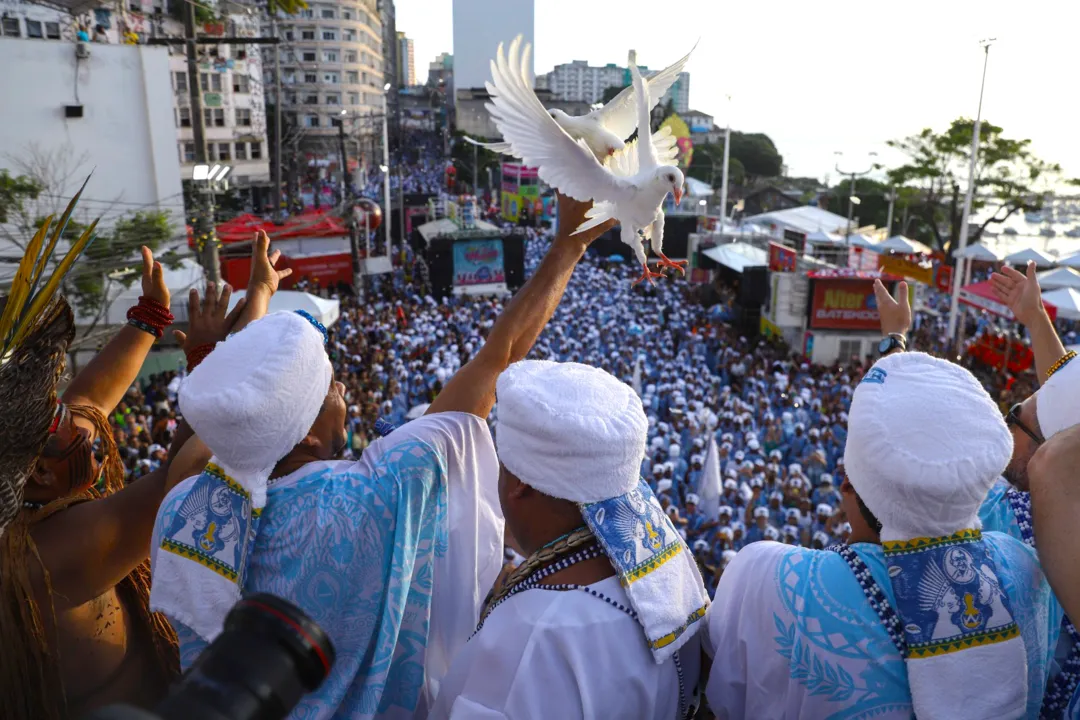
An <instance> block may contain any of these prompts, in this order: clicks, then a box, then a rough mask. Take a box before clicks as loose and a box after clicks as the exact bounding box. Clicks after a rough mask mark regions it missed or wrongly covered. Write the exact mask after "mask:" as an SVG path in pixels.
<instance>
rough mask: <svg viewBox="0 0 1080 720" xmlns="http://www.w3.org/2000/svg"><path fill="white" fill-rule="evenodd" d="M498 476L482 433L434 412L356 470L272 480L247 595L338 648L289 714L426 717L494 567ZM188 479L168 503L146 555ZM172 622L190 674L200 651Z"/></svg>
mask: <svg viewBox="0 0 1080 720" xmlns="http://www.w3.org/2000/svg"><path fill="white" fill-rule="evenodd" d="M497 478H498V461H497V459H496V457H495V448H494V445H493V443H492V441H491V435H490V434H489V432H488V428H487V424H486V423H485V422H484V421H483V420H481V419H480V418H477V417H474V416H472V415H467V414H463V413H440V414H436V415H429V416H426V417H424V418H421V419H419V420H415V421H413V422H411V423H408V424H407V425H405V426H403V427H402V428H401V429H399V430H397V431H395V432H394V433H392V434H390V435H389V436H387V437H385V438H381V439H379V440H377V441H375V442H374V443H373V444H372V445H371V446H370V447H369V448H368V449H367V450H366V451H365V452H364V455H363V458H362V459H361V460H360V461H359V462H351V461H350V462H322V463H312V464H309V465H306V466H304V467H303V468H301V469H300V470H298V471H297V472H295V473H292V474H291V475H288V476H286V477H283V478H280V479H277V480H273V481H271V484H270V486H269V488H268V491H267V502H266V507H265V508H264V509H263V511H262V514H261V517H260V519H259V522H258V531H257V535H256V537H255V542H254V546H253V550H252V553H251V559H250V565H249V567H248V574H247V580H246V582H245V583H244V587H243V591H244V592H269V593H272V594H274V595H278V596H280V597H283V598H285V599H287V600H289V601H290V602H292V603H294V604H296V605H298V606H299V607H300V608H301V609H303V610H304V611H305V612H306V613H307V614H308V615H310V616H311V618H312V619H313V620H315V622H317V623H318V624H319V626H320V627H321V628H322V629H323V630H324V631H326V633H327V634H328V635H329V636H330V639H331V641H332V642H333V644H334V648H335V650H336V652H337V661H336V662H335V664H334V667H333V670H332V671H331V673H330V676H329V677H328V678H327V680H326V681H325V682H324V683H323V685H322V687H321V688H319V690H318V691H317V692H315V693H313V694H311V695H309V696H307V697H305V698H304V699H303V700H302V701H301V702H300V704H299V705H298V706H297V708H296V709H295V710H294V711H293V713H292V714H291V715H290V717H292V718H297V719H299V718H303V720H322V719H325V718H350V720H352V719H354V718H371V717H375V716H378V717H381V718H412V717H424V716H426V714H427V711H428V709H429V708H430V707H431V704H432V702H433V701H434V697H435V695H436V694H437V692H438V687H439V683H440V681H441V679H442V677H443V676H444V675H445V673H446V671H447V669H448V667H449V662H450V659H451V658H452V657H453V656H454V655H455V654H456V653H457V651H458V650H459V649H460V648H461V647H462V646H463V645H464V644H465V641H466V640H467V639H468V637H469V635H470V634H471V633H472V631H473V630H474V629H475V627H476V622H477V619H478V615H479V609H480V604H481V602H482V601H483V599H484V597H485V596H486V594H487V592H488V590H490V588H491V586H492V584H493V583H494V580H495V577H496V575H497V574H498V572H499V570H500V569H501V565H502V556H503V549H502V546H503V537H502V532H503V521H502V513H501V511H500V508H499V501H498V497H497V487H496V482H497ZM194 480H195V479H194V478H192V479H189V480H185V481H184V482H183V483H181V484H180V485H178V486H177V487H176V488H175V489H174V490H173V491H172V492H171V493H170V494H169V495H168V496H167V497H166V499H165V502H164V503H163V504H162V506H161V509H160V510H159V512H158V518H157V522H156V525H155V529H154V542H153V545H152V546H151V547H153V548H158V547H159V545H160V538H161V534H162V532H163V529H165V528H169V527H170V525H171V522H172V518H173V517H174V516H175V514H176V512H177V510H178V509H179V507H180V504H181V503H182V502H183V501H184V499H185V497H187V494H188V490H190V488H191V486H192V484H193V483H194ZM173 625H174V626H175V627H176V631H177V635H178V636H179V638H180V653H181V664H182V667H183V669H185V670H186V669H187V668H188V667H190V665H191V664H192V662H193V661H194V660H195V658H196V657H197V656H198V654H199V653H200V652H202V650H203V649H204V648H205V647H206V643H205V642H203V641H202V640H201V639H199V637H198V636H197V635H196V634H195V633H194V632H193V631H192V630H190V629H189V628H187V627H185V626H184V625H182V624H180V623H177V622H175V621H173Z"/></svg>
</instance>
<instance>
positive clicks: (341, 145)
mask: <svg viewBox="0 0 1080 720" xmlns="http://www.w3.org/2000/svg"><path fill="white" fill-rule="evenodd" d="M344 112H345V111H344V110H342V115H341V117H339V118H338V121H337V123H338V126H337V129H338V152H339V153H340V156H341V202H342V203H344V202H345V201H346V200H347V199H348V197H349V156H348V155H347V154H346V153H345V115H344Z"/></svg>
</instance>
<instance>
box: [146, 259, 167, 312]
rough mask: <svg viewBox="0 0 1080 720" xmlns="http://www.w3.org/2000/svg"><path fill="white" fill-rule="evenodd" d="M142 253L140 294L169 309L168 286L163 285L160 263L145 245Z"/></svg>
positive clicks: (162, 272) (163, 275)
mask: <svg viewBox="0 0 1080 720" xmlns="http://www.w3.org/2000/svg"><path fill="white" fill-rule="evenodd" d="M140 250H141V252H142V294H143V295H145V296H146V297H148V298H150V299H151V300H156V301H157V302H159V303H161V304H162V305H164V306H165V307H169V300H170V296H169V286H168V285H166V284H165V272H164V270H162V268H161V263H159V262H157V261H155V260H154V253H152V252H150V248H148V247H146V246H145V245H143V246H142V248H141V249H140Z"/></svg>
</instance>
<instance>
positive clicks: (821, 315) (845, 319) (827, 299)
mask: <svg viewBox="0 0 1080 720" xmlns="http://www.w3.org/2000/svg"><path fill="white" fill-rule="evenodd" d="M810 327H811V328H813V329H815V330H880V329H881V316H880V315H878V309H877V298H875V297H874V281H873V280H815V281H814V295H813V298H812V300H811V303H810Z"/></svg>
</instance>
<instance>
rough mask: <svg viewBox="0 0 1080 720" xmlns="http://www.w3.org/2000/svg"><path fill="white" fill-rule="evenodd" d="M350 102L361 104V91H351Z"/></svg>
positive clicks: (351, 103)
mask: <svg viewBox="0 0 1080 720" xmlns="http://www.w3.org/2000/svg"><path fill="white" fill-rule="evenodd" d="M349 104H350V105H359V104H360V93H349Z"/></svg>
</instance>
